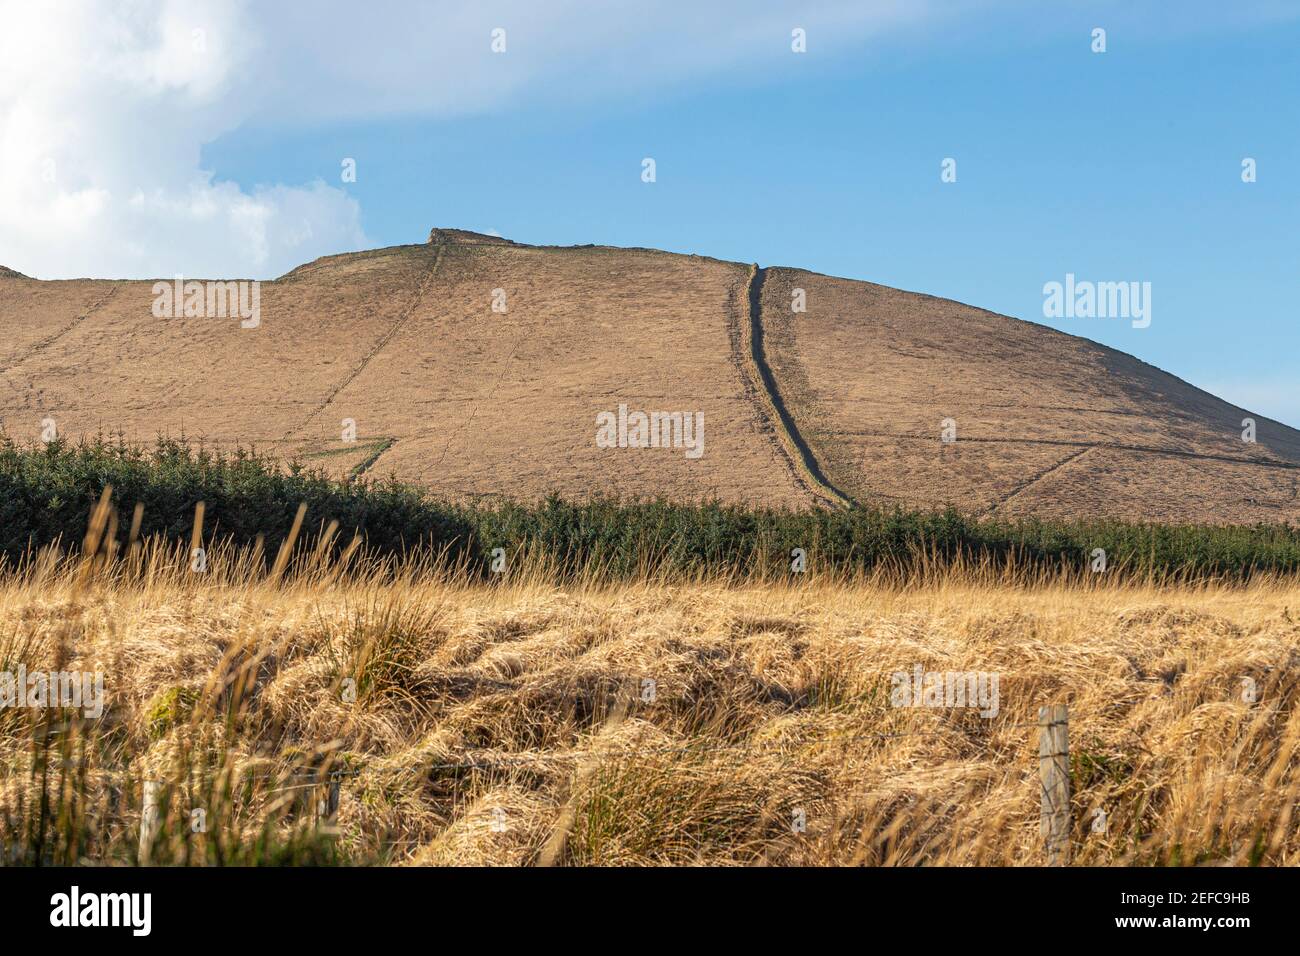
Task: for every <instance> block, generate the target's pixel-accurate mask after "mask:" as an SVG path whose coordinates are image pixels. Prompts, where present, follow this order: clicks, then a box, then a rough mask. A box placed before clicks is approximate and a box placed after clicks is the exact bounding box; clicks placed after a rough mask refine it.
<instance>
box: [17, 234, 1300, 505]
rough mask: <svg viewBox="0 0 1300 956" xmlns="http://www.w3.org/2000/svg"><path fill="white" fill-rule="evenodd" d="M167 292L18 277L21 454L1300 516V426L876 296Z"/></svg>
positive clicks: (805, 281)
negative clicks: (155, 454)
mask: <svg viewBox="0 0 1300 956" xmlns="http://www.w3.org/2000/svg"><path fill="white" fill-rule="evenodd" d="M164 281H167V280H164ZM152 286H153V283H152V282H150V281H144V282H137V281H121V282H116V281H105V280H76V281H67V282H43V281H37V280H32V279H26V278H24V277H21V276H19V275H18V274H17V273H14V272H12V270H3V272H0V324H2V325H3V330H4V335H3V336H2V337H0V379H2V380H3V383H4V384H3V385H0V418H2V419H3V422H4V427H5V428H6V430H7V431H8V433H9V434H10V435H11V436H13V437H16V438H36V437H37V436H39V435H40V434H41V432H42V430H43V429H44V428H46V427H47V426H46V425H45V424H44V423H47V422H48V421H51V420H52V421H53V422H54V423H56V426H57V430H58V433H59V434H60V435H62V436H64V437H72V438H75V437H77V436H79V435H93V434H96V433H101V432H104V433H113V434H116V433H117V432H119V431H120V432H122V433H123V434H124V435H126V436H127V438H128V439H131V440H137V441H144V442H149V441H152V440H153V439H154V438H155V437H156V436H157V435H159V434H164V435H173V436H175V435H180V434H185V435H188V436H190V437H192V438H196V439H201V440H203V441H205V442H206V443H208V444H210V445H217V446H235V445H238V444H243V445H249V444H253V445H256V446H258V447H260V448H261V449H262V450H264V451H273V452H274V453H276V454H277V455H280V456H281V457H283V458H284V459H286V460H289V459H294V458H296V459H299V460H301V461H303V462H304V463H306V464H309V465H318V466H320V467H323V468H326V469H328V470H329V471H331V472H332V473H335V474H338V475H340V476H347V475H352V476H357V475H363V476H380V477H387V476H390V475H391V476H394V477H396V478H398V479H401V480H405V481H411V482H417V483H421V484H424V485H427V486H428V487H430V488H431V489H433V490H434V491H436V492H438V493H441V494H445V495H449V496H453V497H470V498H481V497H485V496H489V497H506V498H519V499H534V498H537V497H540V496H542V495H545V494H548V493H550V492H556V493H559V494H561V495H565V496H568V497H575V498H585V497H589V496H592V495H596V494H606V495H618V496H622V497H625V498H626V497H634V498H648V497H657V496H661V497H665V498H669V499H674V500H700V499H718V500H721V501H724V502H734V503H745V504H751V505H775V506H788V507H796V508H801V507H810V506H811V507H842V506H844V505H846V504H851V503H861V504H874V505H885V506H893V505H897V506H900V507H926V508H930V507H943V506H948V505H951V506H954V507H956V508H958V509H960V510H962V511H965V512H968V513H973V514H983V515H1006V516H1026V515H1037V516H1043V517H1123V518H1130V519H1150V520H1162V521H1208V522H1220V523H1253V522H1257V521H1282V520H1290V521H1297V520H1300V500H1298V495H1297V490H1298V487H1300V485H1298V482H1297V479H1298V478H1300V432H1297V431H1295V430H1294V429H1292V428H1289V427H1287V426H1285V425H1282V424H1280V423H1277V422H1274V421H1270V420H1269V419H1266V418H1264V417H1262V416H1259V415H1255V414H1252V413H1251V412H1249V411H1247V410H1246V409H1242V408H1238V407H1236V406H1234V405H1231V404H1229V403H1227V402H1224V401H1222V400H1220V399H1218V398H1215V397H1214V396H1213V395H1210V394H1209V393H1207V392H1204V391H1201V390H1200V389H1197V388H1194V387H1193V386H1191V385H1189V384H1188V383H1186V382H1183V381H1181V380H1179V379H1177V378H1175V377H1174V376H1172V375H1169V374H1167V373H1165V372H1162V371H1160V370H1159V369H1157V368H1154V367H1152V366H1150V365H1147V364H1146V363H1143V362H1141V361H1139V360H1137V359H1135V358H1133V357H1132V356H1129V355H1126V354H1124V353H1122V352H1118V351H1115V350H1113V349H1110V348H1106V347H1104V346H1101V345H1098V344H1096V343H1094V342H1091V341H1088V340H1086V339H1083V338H1077V337H1075V336H1072V335H1066V334H1064V333H1061V332H1057V331H1054V330H1052V329H1049V328H1047V327H1044V326H1041V325H1037V324H1034V323H1031V322H1024V321H1020V320H1017V319H1013V318H1008V317H1007V316H1002V315H997V314H995V313H992V312H987V311H985V310H982V309H978V308H974V307H972V306H968V305H963V304H961V303H958V302H953V301H949V300H945V299H938V298H934V297H932V296H927V295H921V294H917V293H912V292H904V291H901V290H898V289H893V288H889V287H887V286H882V285H876V284H874V283H870V282H859V281H853V280H848V279H838V278H832V277H829V276H824V275H819V274H817V273H813V272H807V271H804V270H801V269H794V268H785V267H768V268H760V267H758V266H754V265H750V264H744V263H734V262H723V261H719V260H716V259H710V258H706V257H702V256H691V255H678V254H673V253H666V252H660V251H657V250H653V249H622V248H612V247H608V246H572V247H556V246H531V245H523V244H519V243H515V242H512V241H511V240H508V239H504V238H502V237H499V236H493V235H485V234H481V233H475V232H469V231H466V230H460V229H447V228H435V229H433V230H432V231H431V232H430V234H429V241H428V242H425V243H420V244H415V245H404V246H394V247H389V248H384V249H374V250H369V251H366V252H357V253H345V254H341V255H334V256H326V257H323V258H321V259H317V260H316V261H314V262H312V263H308V264H306V265H303V266H300V267H298V268H297V269H294V270H293V271H292V272H290V273H288V274H287V275H285V276H283V277H282V278H280V279H277V280H275V281H273V282H263V283H261V287H260V309H261V321H260V323H258V324H257V325H256V327H253V328H244V327H241V324H240V322H239V321H237V320H232V319H229V318H224V317H220V316H217V317H212V318H172V319H160V318H157V317H156V316H155V315H154V314H153V309H152V304H153V301H154V294H153V292H152ZM801 310H802V311H801ZM1086 328H1087V324H1086V323H1084V322H1081V323H1080V330H1081V331H1082V330H1084V329H1086Z"/></svg>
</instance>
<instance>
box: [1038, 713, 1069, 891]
mask: <svg viewBox="0 0 1300 956" xmlns="http://www.w3.org/2000/svg"><path fill="white" fill-rule="evenodd" d="M1069 726H1070V719H1069V710H1068V708H1067V707H1066V705H1065V704H1053V705H1051V706H1050V707H1040V708H1039V709H1038V781H1039V787H1040V789H1041V801H1042V802H1041V810H1040V815H1039V818H1038V832H1039V834H1040V835H1041V836H1042V838H1043V847H1044V849H1045V850H1046V852H1047V865H1048V866H1066V865H1068V864H1069V862H1070V738H1069Z"/></svg>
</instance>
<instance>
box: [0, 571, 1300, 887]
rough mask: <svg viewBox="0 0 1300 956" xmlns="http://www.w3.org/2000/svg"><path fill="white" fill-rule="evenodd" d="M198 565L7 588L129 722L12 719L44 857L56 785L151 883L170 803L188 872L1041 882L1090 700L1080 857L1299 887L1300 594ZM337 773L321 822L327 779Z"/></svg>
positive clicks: (7, 647) (29, 641)
mask: <svg viewBox="0 0 1300 956" xmlns="http://www.w3.org/2000/svg"><path fill="white" fill-rule="evenodd" d="M178 558H179V555H178V554H174V553H172V554H168V553H163V552H161V551H160V552H157V553H155V554H153V555H152V556H150V555H148V554H146V555H143V556H140V557H139V558H138V559H137V561H136V564H135V566H134V571H133V572H132V573H130V574H128V573H127V571H125V570H122V569H116V570H112V571H106V570H103V569H100V570H94V569H91V568H89V567H88V566H79V565H75V564H55V563H49V562H47V563H45V564H44V565H42V566H39V567H33V568H29V569H28V570H27V571H26V572H25V573H24V574H22V575H10V576H9V577H8V578H7V579H6V580H5V581H4V582H3V583H0V620H3V621H5V622H6V625H5V629H4V632H3V634H0V657H4V658H5V660H6V661H7V662H8V663H9V664H12V663H13V662H14V661H16V660H18V659H22V660H23V661H25V662H26V664H27V666H28V667H29V668H37V667H50V668H55V667H57V668H65V669H98V670H102V672H103V674H104V683H105V694H106V700H107V707H106V710H105V713H104V716H103V717H102V718H101V719H99V720H84V721H75V720H74V721H72V723H71V724H69V723H67V722H66V717H59V718H55V717H53V716H52V715H53V714H55V713H58V712H54V711H47V712H45V713H44V715H42V714H39V713H33V712H30V711H27V712H24V711H16V710H7V711H0V751H2V753H3V760H4V762H5V765H6V773H5V774H4V775H3V784H2V785H0V787H2V789H0V794H2V799H0V802H2V803H3V817H2V819H4V820H5V821H6V823H5V825H6V826H7V827H9V828H10V836H11V838H13V839H14V840H15V842H14V843H13V844H12V845H14V846H19V847H21V846H27V847H28V848H29V850H30V849H31V848H32V843H33V842H34V841H35V837H34V836H33V835H32V834H31V833H28V835H27V839H26V842H25V843H24V842H23V840H20V839H17V838H16V834H18V833H19V831H21V830H22V828H23V827H24V826H26V827H27V828H28V829H29V830H30V829H31V828H32V827H33V826H34V825H35V824H34V823H33V821H34V820H36V819H37V815H36V808H38V807H39V806H41V798H40V792H41V790H42V782H43V784H44V789H45V790H46V792H47V800H46V803H48V805H49V806H48V807H47V810H46V812H45V814H44V817H43V819H44V822H43V823H42V824H41V828H42V829H41V833H42V836H41V838H40V846H39V847H38V848H36V850H35V852H39V853H42V854H44V855H45V857H46V858H49V859H52V860H55V861H66V862H76V861H94V862H106V861H123V862H129V861H131V860H133V859H135V855H136V853H137V846H136V842H135V841H136V840H137V833H138V830H139V825H140V819H139V818H140V809H139V805H140V799H141V797H140V787H141V782H142V781H144V780H157V781H161V782H163V784H164V788H165V791H164V792H165V794H166V796H165V798H164V807H165V809H164V812H163V817H164V819H163V821H162V825H161V827H160V830H159V836H158V838H157V840H156V841H155V842H154V844H153V845H152V847H151V859H153V860H155V861H158V862H167V861H182V860H188V861H189V862H209V863H210V862H214V861H226V862H229V861H231V860H238V859H243V857H240V856H239V854H240V853H241V852H245V853H247V854H252V855H253V856H254V857H257V858H262V857H266V858H270V857H273V856H274V852H280V853H284V854H288V857H286V858H292V859H301V858H302V856H301V854H304V853H306V854H310V853H314V852H318V849H317V850H314V849H311V848H312V847H317V846H318V844H317V842H313V841H321V840H323V841H325V843H326V844H327V845H328V847H329V850H330V852H331V853H335V854H337V855H338V856H339V857H340V858H341V859H343V860H344V861H347V862H353V863H385V864H501V865H529V864H561V865H584V864H711V865H719V864H721V865H732V864H736V865H764V864H784V865H789V864H809V865H821V864H946V865H966V864H1015V865H1022V864H1038V863H1041V862H1042V859H1043V857H1042V852H1043V851H1042V845H1041V842H1040V840H1039V833H1038V826H1039V820H1038V815H1039V789H1038V759H1037V753H1038V752H1037V741H1038V730H1037V728H1036V727H1035V726H1034V724H1035V722H1036V720H1037V714H1038V709H1039V707H1040V706H1042V705H1045V704H1051V703H1066V704H1068V706H1069V713H1070V725H1069V735H1070V753H1071V780H1072V788H1073V794H1072V813H1073V820H1074V823H1073V833H1072V846H1073V862H1075V863H1080V864H1106V865H1112V864H1115V865H1125V864H1127V865H1132V864H1170V863H1175V864H1176V863H1183V864H1190V863H1200V864H1207V865H1245V864H1252V863H1259V864H1265V865H1295V864H1297V863H1300V835H1298V834H1297V827H1296V821H1295V819H1294V809H1295V804H1296V796H1297V785H1298V783H1300V781H1298V780H1297V748H1298V747H1300V708H1298V707H1297V704H1298V702H1300V698H1298V695H1297V690H1298V689H1300V653H1298V652H1297V647H1298V646H1300V587H1297V585H1296V583H1295V582H1294V581H1293V580H1291V581H1278V580H1264V579H1258V580H1257V581H1256V583H1254V584H1252V585H1249V586H1237V587H1224V586H1218V585H1201V586H1181V587H1179V586H1173V587H1156V586H1150V585H1148V586H1144V585H1140V584H1134V585H1128V586H1112V587H1101V586H1084V585H1081V584H1080V583H1079V582H1077V581H1075V582H1063V581H1056V580H1052V579H1051V578H1043V579H1039V580H1034V579H1024V578H1022V579H1021V580H1019V581H1018V582H1014V581H1010V580H1004V579H1000V578H999V576H998V575H996V574H993V573H991V572H988V571H987V570H986V571H985V572H975V571H971V570H965V571H963V570H961V569H956V570H953V571H950V572H946V573H942V574H936V575H933V576H931V577H930V578H929V579H928V580H921V579H918V580H914V581H913V582H911V583H910V584H907V585H903V584H900V583H899V582H897V581H891V580H888V579H886V578H884V577H879V578H876V579H859V580H856V581H844V580H830V579H819V578H817V577H816V576H810V577H809V579H808V580H806V581H803V582H800V583H798V584H780V583H772V582H767V583H763V582H758V581H745V580H735V579H733V580H709V579H701V580H696V581H676V582H672V581H642V582H640V583H629V584H604V585H602V584H599V583H597V582H595V581H594V580H593V581H588V582H587V583H582V582H581V581H579V582H576V583H571V584H569V585H567V586H565V587H559V586H556V585H555V584H553V583H550V582H549V581H548V578H547V576H546V575H545V574H544V573H542V572H535V573H531V574H530V573H528V572H526V571H520V572H517V573H515V574H512V575H508V576H506V578H505V579H504V580H503V581H502V582H501V583H499V584H483V583H477V584H470V583H466V582H465V581H464V579H461V578H458V577H456V576H455V575H453V574H448V573H442V572H439V571H437V570H436V569H429V568H424V569H418V570H417V569H412V570H411V571H410V572H409V573H398V574H396V575H393V574H392V573H386V574H383V575H368V574H366V573H355V574H351V575H347V576H341V575H339V574H338V573H337V569H335V568H331V567H329V566H325V563H324V562H322V565H321V566H320V567H318V568H316V569H315V570H314V571H312V570H309V571H304V572H302V573H300V574H299V575H298V576H296V577H294V578H293V579H290V580H285V581H282V582H278V583H277V582H275V581H274V580H272V581H267V580H266V579H265V578H262V577H260V576H259V577H258V578H257V579H254V578H252V577H250V576H249V575H248V574H247V573H246V571H247V568H246V567H241V566H240V565H239V564H238V562H237V561H236V560H235V558H234V557H233V556H232V555H231V554H229V553H228V552H220V551H218V552H217V553H215V554H214V556H213V562H214V566H213V569H212V573H211V574H210V575H207V576H202V577H201V576H198V575H193V574H190V573H188V572H187V571H186V570H185V569H184V565H183V562H181V561H180V560H177V559H178ZM390 572H391V569H390ZM200 582H201V583H200ZM918 666H919V667H920V668H922V669H924V670H925V671H927V672H948V671H953V672H982V673H985V674H994V675H997V676H998V678H999V685H998V698H997V706H996V710H997V713H996V715H995V716H987V717H986V716H981V715H980V714H979V713H977V712H976V710H975V709H972V708H970V707H961V706H918V707H909V706H894V704H895V703H896V701H895V700H894V699H893V697H892V687H893V683H894V677H893V675H894V674H896V673H898V672H902V673H905V674H910V673H912V672H913V671H914V668H916V667H918ZM349 681H355V683H354V684H352V685H351V689H352V691H353V693H349V692H348V688H349V683H348V682H349ZM648 682H653V684H651V683H648ZM1247 686H1249V687H1250V688H1251V690H1252V692H1251V693H1249V694H1247V693H1245V688H1246V687H1247ZM51 721H54V722H55V723H57V726H54V727H53V729H51ZM60 722H61V723H60ZM51 741H53V742H52V743H51ZM331 772H335V773H336V779H337V780H338V781H339V784H340V785H339V796H338V807H337V815H336V816H335V817H333V818H331V819H328V820H327V821H326V825H325V830H324V831H322V830H319V829H309V826H310V824H309V821H310V819H311V817H312V813H311V812H304V811H303V809H302V803H301V801H300V800H297V799H296V798H295V797H294V794H295V790H294V789H292V788H294V787H295V786H300V784H295V783H294V781H301V780H303V779H307V780H309V781H316V780H323V779H328V777H329V774H330V773H331ZM312 774H315V776H312ZM307 790H308V792H311V793H318V792H319V790H315V789H312V788H311V787H308V788H307ZM195 809H203V810H204V811H205V813H206V823H205V829H204V831H203V832H201V833H196V832H194V831H193V828H192V826H191V823H192V819H193V818H192V813H193V811H194V810H195ZM1100 814H1104V817H1102V816H1099V815H1100ZM1099 819H1100V820H1102V821H1104V823H1103V824H1100V825H1099V823H1098V821H1099ZM305 821H307V822H305ZM796 821H797V822H796ZM259 840H260V841H261V842H260V843H259ZM241 847H243V848H244V849H243V850H240V848H241ZM276 847H278V848H280V849H279V850H274V848H276ZM304 847H307V849H304ZM249 848H253V849H249ZM259 848H260V849H259ZM273 851H274V852H273ZM258 854H261V855H262V857H258ZM295 854H297V855H295ZM277 858H279V857H277Z"/></svg>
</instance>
